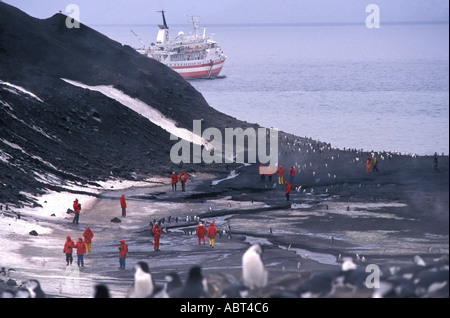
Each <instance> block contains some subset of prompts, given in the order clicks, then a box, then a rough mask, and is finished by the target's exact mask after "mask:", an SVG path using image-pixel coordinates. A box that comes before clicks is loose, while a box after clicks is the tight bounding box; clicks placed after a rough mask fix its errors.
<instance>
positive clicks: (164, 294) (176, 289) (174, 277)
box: [153, 272, 183, 298]
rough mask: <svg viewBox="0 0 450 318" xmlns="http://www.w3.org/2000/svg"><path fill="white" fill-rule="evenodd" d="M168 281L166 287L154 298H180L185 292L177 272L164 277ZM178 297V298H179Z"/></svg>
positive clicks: (155, 294)
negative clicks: (182, 292)
mask: <svg viewBox="0 0 450 318" xmlns="http://www.w3.org/2000/svg"><path fill="white" fill-rule="evenodd" d="M164 280H165V281H166V283H165V285H164V287H163V288H162V289H161V290H160V291H159V292H156V293H153V298H178V297H180V296H179V295H180V294H181V291H182V290H183V283H182V282H181V279H180V276H179V275H178V274H177V273H176V272H172V273H170V274H168V275H166V276H165V277H164ZM177 295H178V296H177Z"/></svg>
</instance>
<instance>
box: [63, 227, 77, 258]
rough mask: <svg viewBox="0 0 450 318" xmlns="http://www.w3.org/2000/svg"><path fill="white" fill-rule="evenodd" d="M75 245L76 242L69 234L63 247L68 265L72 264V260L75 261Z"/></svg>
mask: <svg viewBox="0 0 450 318" xmlns="http://www.w3.org/2000/svg"><path fill="white" fill-rule="evenodd" d="M74 247H75V243H74V242H73V241H72V239H71V238H70V236H69V235H67V236H66V242H65V243H64V249H63V253H65V254H66V262H67V265H66V266H68V265H69V264H70V265H72V262H73V257H72V252H73V248H74Z"/></svg>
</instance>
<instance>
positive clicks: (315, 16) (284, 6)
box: [4, 0, 449, 26]
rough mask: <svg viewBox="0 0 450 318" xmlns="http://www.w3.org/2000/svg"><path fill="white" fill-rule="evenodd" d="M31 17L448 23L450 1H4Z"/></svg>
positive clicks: (147, 21) (182, 21) (106, 21)
mask: <svg viewBox="0 0 450 318" xmlns="http://www.w3.org/2000/svg"><path fill="white" fill-rule="evenodd" d="M4 2H6V3H8V4H11V5H13V6H15V7H17V8H19V9H21V10H22V11H25V12H26V13H27V14H29V15H31V16H33V17H37V18H48V17H50V16H52V15H53V14H55V13H57V12H58V11H59V10H61V11H62V12H63V13H66V14H69V13H70V12H66V7H67V5H68V4H71V3H73V4H76V5H78V7H79V8H80V21H81V22H82V23H85V24H87V25H98V24H156V23H160V20H161V17H160V14H159V13H156V11H158V10H161V9H164V10H166V11H167V14H166V18H167V22H168V24H169V26H170V25H173V24H185V23H187V22H188V18H187V14H193V15H196V16H199V17H200V22H201V24H216V23H218V24H230V23H364V22H365V19H366V17H367V16H368V13H366V12H365V8H366V6H367V5H369V4H372V3H373V4H376V5H378V6H379V8H380V21H381V23H383V22H435V21H439V22H442V21H445V22H448V21H449V1H448V0H126V1H125V0H67V1H64V0H4Z"/></svg>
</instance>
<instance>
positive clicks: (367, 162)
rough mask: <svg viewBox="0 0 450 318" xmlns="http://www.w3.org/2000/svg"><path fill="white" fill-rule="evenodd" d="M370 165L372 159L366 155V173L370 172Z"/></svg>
mask: <svg viewBox="0 0 450 318" xmlns="http://www.w3.org/2000/svg"><path fill="white" fill-rule="evenodd" d="M371 165H372V159H371V158H370V156H367V160H366V172H367V173H371V172H372V170H371Z"/></svg>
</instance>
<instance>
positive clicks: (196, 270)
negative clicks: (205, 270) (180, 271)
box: [180, 265, 208, 298]
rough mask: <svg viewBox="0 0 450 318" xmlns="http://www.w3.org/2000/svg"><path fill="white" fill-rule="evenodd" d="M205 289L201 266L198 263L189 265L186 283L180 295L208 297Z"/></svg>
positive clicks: (182, 296)
mask: <svg viewBox="0 0 450 318" xmlns="http://www.w3.org/2000/svg"><path fill="white" fill-rule="evenodd" d="M206 290H207V285H206V279H204V277H203V274H202V269H201V267H200V266H198V265H195V266H193V267H191V269H190V270H189V275H188V278H187V281H186V284H185V285H184V287H183V289H182V291H181V294H180V297H181V298H208V293H207V292H206Z"/></svg>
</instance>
